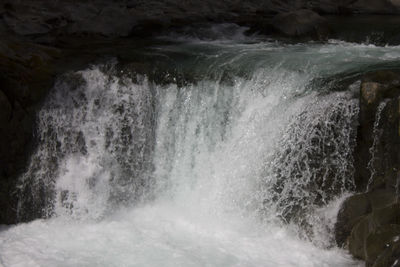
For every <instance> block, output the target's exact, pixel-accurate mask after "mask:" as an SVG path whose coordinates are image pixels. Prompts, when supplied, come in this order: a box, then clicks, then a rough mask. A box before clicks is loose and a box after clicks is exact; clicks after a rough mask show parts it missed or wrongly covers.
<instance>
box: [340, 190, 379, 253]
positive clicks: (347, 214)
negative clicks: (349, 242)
mask: <svg viewBox="0 0 400 267" xmlns="http://www.w3.org/2000/svg"><path fill="white" fill-rule="evenodd" d="M371 211H372V208H371V203H370V201H369V199H368V196H367V194H357V195H353V196H351V197H349V198H347V199H346V200H345V201H344V202H343V204H342V207H341V208H340V210H339V213H338V216H337V222H336V224H335V237H336V243H337V244H338V246H343V245H344V244H345V241H346V239H347V238H348V236H349V235H350V233H351V230H352V229H353V227H354V226H355V225H356V224H357V223H358V222H359V221H360V220H361V219H362V218H363V217H364V216H365V215H367V214H368V213H370V212H371Z"/></svg>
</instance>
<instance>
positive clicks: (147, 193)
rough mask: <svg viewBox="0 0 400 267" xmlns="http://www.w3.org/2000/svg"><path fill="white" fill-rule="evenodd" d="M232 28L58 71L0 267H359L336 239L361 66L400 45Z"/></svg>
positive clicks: (3, 239)
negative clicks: (126, 59)
mask: <svg viewBox="0 0 400 267" xmlns="http://www.w3.org/2000/svg"><path fill="white" fill-rule="evenodd" d="M229 27H232V26H229V25H228V26H226V25H225V26H223V27H222V32H218V31H217V30H220V31H221V28H215V27H214V28H212V29H211V30H209V31H206V32H207V33H208V35H207V34H204V33H203V36H206V37H204V38H200V37H199V36H197V35H196V36H187V35H185V34H182V33H180V34H181V36H184V37H181V38H177V37H176V36H173V39H174V40H175V41H171V38H172V37H165V38H161V39H158V40H156V41H155V44H154V46H152V47H150V48H146V49H144V51H142V53H143V54H144V55H147V56H146V57H145V59H144V61H145V64H146V66H151V67H153V68H152V70H150V71H148V73H146V71H145V70H143V69H140V68H142V67H143V66H144V64H130V63H121V62H119V61H118V60H117V59H107V60H104V62H103V63H98V64H96V65H93V66H91V67H89V68H88V69H85V70H81V71H77V72H71V73H66V74H64V75H62V76H60V77H59V78H58V80H57V82H56V84H55V86H54V89H53V90H52V91H51V92H50V94H49V96H48V98H47V100H46V102H45V103H44V104H43V107H42V108H41V110H40V112H39V113H38V117H37V132H36V138H37V149H36V151H35V152H34V153H33V155H32V157H31V160H30V164H29V166H28V168H27V170H26V172H25V173H24V174H23V175H22V176H21V177H20V181H19V188H18V192H17V194H18V195H19V197H20V202H19V207H18V214H19V217H20V219H21V220H25V219H26V218H28V217H29V216H40V217H42V218H43V219H37V220H34V221H32V222H29V223H21V224H18V225H15V226H3V227H0V265H4V266H118V267H119V266H307V267H308V266H358V265H360V263H359V262H357V261H356V260H354V259H352V258H351V256H350V255H348V254H347V252H345V250H342V249H340V248H337V247H336V245H335V242H334V237H333V233H332V231H333V226H334V223H335V220H336V219H335V218H336V214H337V212H338V209H339V206H340V203H341V201H343V199H344V198H345V197H346V195H347V194H349V193H350V192H351V191H352V190H353V189H354V185H353V165H352V162H353V158H352V151H353V148H354V140H355V136H356V128H357V124H356V121H357V120H356V119H357V115H358V98H357V91H358V86H359V81H358V78H357V77H358V76H357V73H362V72H365V71H368V70H373V69H374V68H375V67H377V66H379V67H382V66H385V64H386V65H388V66H390V64H394V63H393V62H394V61H395V60H396V58H398V57H399V56H400V49H399V48H397V47H375V46H373V45H358V44H351V43H344V42H339V41H330V42H328V43H325V44H318V43H307V44H299V45H290V44H282V43H278V42H275V41H268V40H259V39H257V38H256V37H254V38H249V37H244V36H243V35H242V34H241V32H240V31H239V32H238V31H237V29H236V33H235V34H230V35H229V34H228V35H224V34H223V33H226V32H229ZM166 40H167V41H166ZM176 40H178V41H176ZM143 68H146V67H143ZM32 214H33V215H32Z"/></svg>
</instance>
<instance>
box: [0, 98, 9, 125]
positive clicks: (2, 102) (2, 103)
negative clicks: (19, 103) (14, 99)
mask: <svg viewBox="0 0 400 267" xmlns="http://www.w3.org/2000/svg"><path fill="white" fill-rule="evenodd" d="M11 112H12V108H11V104H10V102H9V101H8V98H7V96H6V95H5V94H4V93H3V92H2V91H0V128H4V125H6V124H7V123H8V121H9V119H10V116H11Z"/></svg>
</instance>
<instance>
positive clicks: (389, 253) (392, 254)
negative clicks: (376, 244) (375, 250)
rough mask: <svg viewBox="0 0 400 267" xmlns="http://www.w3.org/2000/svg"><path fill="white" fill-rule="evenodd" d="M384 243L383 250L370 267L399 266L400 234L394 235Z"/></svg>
mask: <svg viewBox="0 0 400 267" xmlns="http://www.w3.org/2000/svg"><path fill="white" fill-rule="evenodd" d="M385 245H386V248H385V250H384V251H383V252H382V253H381V254H380V255H379V256H378V258H377V260H376V261H375V263H374V265H373V266H372V267H387V266H391V267H400V236H398V235H397V236H395V237H394V238H392V240H391V241H390V242H389V243H388V244H385Z"/></svg>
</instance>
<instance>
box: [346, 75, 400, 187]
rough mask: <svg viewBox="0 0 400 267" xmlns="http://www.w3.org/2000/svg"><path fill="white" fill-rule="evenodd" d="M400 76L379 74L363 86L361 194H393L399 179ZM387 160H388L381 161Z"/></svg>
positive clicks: (357, 158)
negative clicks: (385, 190)
mask: <svg viewBox="0 0 400 267" xmlns="http://www.w3.org/2000/svg"><path fill="white" fill-rule="evenodd" d="M399 96H400V74H399V73H398V72H397V71H388V70H387V71H377V72H372V73H368V74H366V75H365V76H364V78H363V79H362V82H361V86H360V113H359V126H358V136H357V146H356V149H355V151H354V159H355V169H356V171H355V182H356V185H357V187H358V188H359V190H365V189H369V190H373V189H377V188H388V189H389V190H394V188H395V184H396V181H397V175H398V166H399V160H400V158H399V155H398V151H399V149H400V143H399V141H400V140H399V139H400V138H399V131H398V130H397V129H399V119H400V117H399V115H400V114H399V112H398V110H399V101H398V97H399ZM382 159H385V160H382Z"/></svg>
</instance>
